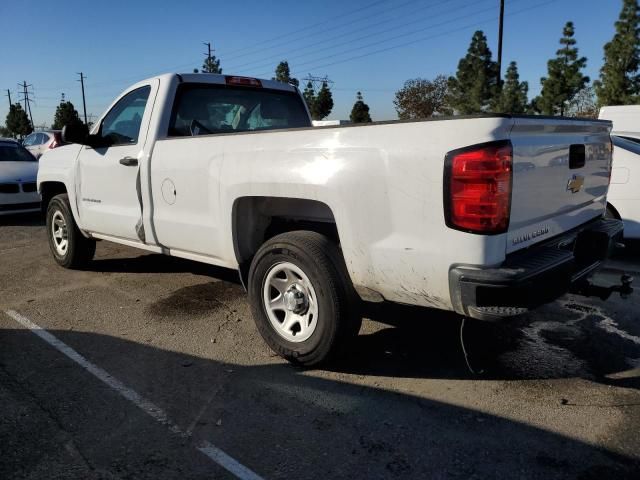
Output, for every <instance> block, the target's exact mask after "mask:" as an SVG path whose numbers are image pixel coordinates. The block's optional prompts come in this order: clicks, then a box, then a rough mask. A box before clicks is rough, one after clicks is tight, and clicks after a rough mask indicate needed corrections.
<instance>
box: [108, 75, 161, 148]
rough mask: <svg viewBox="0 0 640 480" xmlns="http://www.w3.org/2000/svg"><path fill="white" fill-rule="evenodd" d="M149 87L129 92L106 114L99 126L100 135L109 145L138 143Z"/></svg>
mask: <svg viewBox="0 0 640 480" xmlns="http://www.w3.org/2000/svg"><path fill="white" fill-rule="evenodd" d="M150 92H151V87H142V88H138V89H137V90H134V91H133V92H129V93H128V94H127V95H125V96H124V97H123V98H121V99H120V101H119V102H118V103H116V104H115V105H114V106H113V108H112V109H111V110H110V111H109V113H107V115H106V116H105V117H104V120H103V121H102V125H101V126H100V135H101V136H102V138H104V139H105V140H106V141H107V143H108V144H109V145H133V144H136V143H138V135H139V134H140V126H141V125H142V117H143V116H144V109H145V107H146V105H147V99H148V98H149V93H150Z"/></svg>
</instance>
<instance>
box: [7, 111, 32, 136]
mask: <svg viewBox="0 0 640 480" xmlns="http://www.w3.org/2000/svg"><path fill="white" fill-rule="evenodd" d="M5 126H6V128H7V130H8V131H9V134H10V135H11V136H12V137H24V136H25V135H29V134H30V133H31V132H33V125H31V122H30V121H29V117H27V112H25V111H24V110H23V109H22V106H21V105H20V104H19V103H15V104H13V105H11V107H10V108H9V113H7V120H6V121H5Z"/></svg>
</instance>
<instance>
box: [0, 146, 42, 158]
mask: <svg viewBox="0 0 640 480" xmlns="http://www.w3.org/2000/svg"><path fill="white" fill-rule="evenodd" d="M35 161H36V159H35V157H34V156H33V155H31V154H30V153H29V152H28V151H27V150H26V149H25V148H24V147H22V146H20V145H18V144H17V143H13V142H11V143H9V142H7V143H0V162H35Z"/></svg>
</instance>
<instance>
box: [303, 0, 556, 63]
mask: <svg viewBox="0 0 640 480" xmlns="http://www.w3.org/2000/svg"><path fill="white" fill-rule="evenodd" d="M557 1H558V0H548V1H546V2H543V3H538V4H536V5H532V6H531V7H527V8H523V9H521V10H517V11H515V12H512V13H510V14H507V15H506V16H507V17H512V16H514V15H518V14H520V13H524V12H527V11H530V10H534V9H537V8H540V7H543V6H546V5H549V4H551V3H555V2H557ZM497 19H498V18H497V17H491V18H487V19H484V20H480V21H478V22H473V23H469V24H466V25H464V26H462V27H460V28H456V29H453V30H448V31H446V32H442V33H438V34H436V35H429V36H427V37H421V38H418V39H415V40H411V41H409V42H404V43H401V44H398V45H393V46H390V47H386V48H380V49H378V50H374V51H371V52H367V53H363V54H361V55H356V56H353V57H348V58H344V59H341V60H337V61H335V62H329V63H325V64H322V65H314V66H313V67H311V68H310V69H311V70H314V69H318V68H326V67H331V66H334V65H338V64H341V63H345V62H350V61H352V60H358V59H361V58H365V57H369V56H371V55H375V54H378V53H382V52H387V51H389V50H395V49H397V48H402V47H405V46H408V45H413V44H416V43H421V42H424V41H426V40H432V39H434V38H438V37H442V36H445V35H449V34H452V33H457V32H460V31H464V30H467V29H469V28H473V27H477V26H479V25H484V24H485V23H489V22H494V21H496V20H497ZM293 75H300V73H294V74H293Z"/></svg>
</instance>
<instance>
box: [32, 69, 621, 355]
mask: <svg viewBox="0 0 640 480" xmlns="http://www.w3.org/2000/svg"><path fill="white" fill-rule="evenodd" d="M610 130H611V123H610V122H604V121H598V120H571V119H565V118H546V117H521V116H511V115H482V116H478V117H472V118H469V117H460V118H438V119H431V120H424V121H413V122H380V123H370V124H357V125H353V126H328V127H313V126H312V123H311V118H310V116H309V112H308V109H307V107H306V104H305V102H304V99H303V98H302V95H301V94H300V92H299V91H298V90H297V89H296V88H295V87H293V86H291V85H287V84H284V83H280V82H276V81H272V80H260V79H255V78H246V77H237V76H228V75H213V74H167V75H162V76H158V77H154V78H150V79H148V80H145V81H142V82H139V83H138V84H136V85H133V86H131V87H130V88H128V89H127V90H125V91H124V92H123V93H122V94H121V95H120V96H119V97H118V98H117V99H116V100H115V101H114V102H113V103H112V104H111V106H110V107H109V109H108V110H107V111H106V112H105V114H104V115H103V116H102V117H100V119H99V121H98V122H97V123H96V125H95V127H94V128H93V130H92V131H91V133H90V134H89V132H87V131H86V129H83V128H81V126H74V125H70V126H67V127H65V129H64V130H63V132H64V133H63V137H64V140H65V141H69V142H73V143H74V144H73V145H68V146H64V147H61V148H56V149H55V150H52V151H50V152H47V153H46V154H45V155H44V156H43V157H42V159H41V165H40V171H39V173H38V186H39V191H40V192H41V193H42V195H43V204H44V205H45V206H46V209H47V233H48V242H49V246H50V249H51V253H52V255H53V258H54V259H55V261H56V262H57V263H58V264H60V265H61V266H64V267H67V268H74V267H78V266H80V265H82V264H83V263H84V262H87V261H90V260H91V258H92V257H93V255H94V253H95V246H96V240H98V239H102V240H109V241H112V242H117V243H121V244H125V245H129V246H133V247H137V248H140V249H143V250H147V251H150V252H157V253H163V254H168V255H175V256H178V257H183V258H188V259H192V260H196V261H199V262H204V263H209V264H213V265H218V266H222V267H226V268H231V269H237V270H238V272H239V275H240V278H241V279H242V281H243V283H244V285H246V286H247V290H248V293H249V297H250V301H251V305H252V310H253V316H254V320H255V322H256V325H257V328H258V330H259V332H260V333H261V334H262V336H263V338H264V339H265V341H266V342H267V344H268V345H269V346H270V347H271V348H272V349H273V350H274V351H275V352H277V353H278V354H280V355H282V356H283V357H284V358H286V359H288V360H290V361H292V362H296V363H300V364H304V365H315V364H318V363H319V362H322V361H325V360H327V359H328V358H330V357H331V356H332V355H333V354H335V353H336V352H339V351H343V350H344V349H346V348H348V345H349V342H350V341H351V340H352V339H353V337H354V336H355V335H357V333H358V330H359V328H360V323H361V310H360V308H359V307H360V300H365V301H375V302H380V301H391V302H397V303H404V304H412V305H418V306H423V307H431V308H437V309H442V310H449V311H454V312H457V313H458V314H460V315H464V316H467V317H472V318H476V319H484V320H498V319H501V318H504V317H509V316H513V315H514V314H518V313H523V312H524V311H526V310H527V309H528V308H534V307H536V306H538V305H541V304H543V303H546V302H549V301H552V300H553V299H555V298H557V297H559V296H560V295H562V294H564V293H566V292H567V291H568V290H570V289H571V290H572V291H575V292H576V293H580V294H585V295H589V294H594V292H595V293H597V295H599V296H601V297H606V296H608V295H609V294H611V292H613V291H619V292H620V293H628V292H629V282H628V281H627V282H626V283H625V281H622V284H621V285H617V286H614V287H612V288H610V289H607V288H605V287H600V288H599V289H597V290H594V287H596V286H594V285H592V284H591V283H590V281H589V278H590V276H591V275H592V274H593V273H594V272H595V271H596V270H597V269H598V268H599V267H600V266H601V265H602V263H603V261H604V260H605V259H606V258H607V256H608V254H609V252H610V250H611V249H612V247H613V246H615V245H616V243H617V242H618V241H619V238H620V235H621V234H622V222H621V221H619V220H605V219H604V218H603V215H604V211H605V203H606V196H607V190H608V185H609V174H610V171H611V142H610V137H609V134H610ZM425 321H428V314H425Z"/></svg>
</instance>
